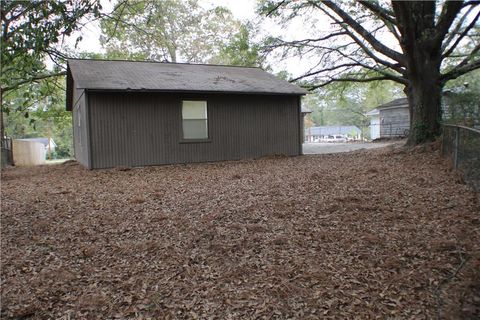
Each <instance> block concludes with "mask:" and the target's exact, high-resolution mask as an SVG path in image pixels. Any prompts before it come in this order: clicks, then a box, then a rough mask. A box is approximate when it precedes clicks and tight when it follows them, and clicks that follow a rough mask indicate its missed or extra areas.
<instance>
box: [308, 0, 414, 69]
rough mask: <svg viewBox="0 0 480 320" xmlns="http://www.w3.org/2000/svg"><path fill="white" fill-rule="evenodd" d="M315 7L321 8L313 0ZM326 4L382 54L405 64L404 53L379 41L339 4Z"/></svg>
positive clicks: (325, 3)
mask: <svg viewBox="0 0 480 320" xmlns="http://www.w3.org/2000/svg"><path fill="white" fill-rule="evenodd" d="M310 3H311V4H313V5H314V6H315V7H317V8H319V7H320V6H319V5H318V4H317V3H314V2H311V1H310ZM322 3H323V4H324V5H325V6H327V7H328V8H330V9H331V10H332V11H333V12H335V13H336V14H337V15H338V16H339V17H340V18H342V19H343V21H344V22H345V23H346V24H347V25H349V26H350V27H351V28H352V29H353V30H355V32H357V33H358V34H359V35H360V36H361V37H362V38H363V39H365V41H367V42H368V43H369V44H370V45H371V46H372V47H373V48H374V49H375V50H376V51H378V52H380V53H381V54H383V55H385V56H387V57H389V58H390V59H392V60H395V61H397V62H398V63H400V64H401V65H403V66H405V65H406V61H405V57H404V56H403V54H401V53H399V52H397V51H395V50H392V49H390V48H388V47H387V46H386V45H384V44H383V43H381V42H380V41H378V40H377V39H376V38H375V37H374V36H373V35H372V34H371V33H370V32H369V31H367V30H366V29H365V28H364V27H362V25H361V24H359V23H358V22H357V21H355V20H354V19H353V18H352V17H351V16H350V15H349V14H348V13H346V12H345V11H343V10H342V9H341V8H340V7H339V6H337V5H336V4H335V3H333V2H332V1H330V0H329V1H324V2H322Z"/></svg>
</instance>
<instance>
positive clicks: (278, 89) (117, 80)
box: [68, 60, 307, 95]
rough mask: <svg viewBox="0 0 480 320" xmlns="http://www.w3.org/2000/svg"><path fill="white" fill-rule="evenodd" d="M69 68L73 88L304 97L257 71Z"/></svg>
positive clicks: (138, 65)
mask: <svg viewBox="0 0 480 320" xmlns="http://www.w3.org/2000/svg"><path fill="white" fill-rule="evenodd" d="M68 67H69V69H70V71H71V74H72V76H73V79H74V81H75V87H77V88H83V89H99V90H145V91H168V92H171V91H182V92H230V93H264V94H265V93H268V94H292V95H303V94H306V93H307V91H306V90H305V89H302V88H300V87H298V86H296V85H294V84H291V83H289V82H287V81H284V80H281V79H279V78H277V77H275V76H273V75H271V74H270V73H268V72H265V71H263V70H262V69H260V68H246V67H234V66H218V65H200V64H182V63H161V62H138V61H137V62H134V61H111V60H68Z"/></svg>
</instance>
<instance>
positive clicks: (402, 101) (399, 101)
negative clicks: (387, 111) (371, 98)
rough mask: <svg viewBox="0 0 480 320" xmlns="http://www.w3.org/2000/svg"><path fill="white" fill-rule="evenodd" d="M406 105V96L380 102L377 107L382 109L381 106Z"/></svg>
mask: <svg viewBox="0 0 480 320" xmlns="http://www.w3.org/2000/svg"><path fill="white" fill-rule="evenodd" d="M397 106H398V107H408V99H407V98H399V99H395V100H392V101H390V102H387V103H385V104H382V105H380V106H378V107H377V108H378V109H383V108H390V107H397Z"/></svg>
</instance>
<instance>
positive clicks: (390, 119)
mask: <svg viewBox="0 0 480 320" xmlns="http://www.w3.org/2000/svg"><path fill="white" fill-rule="evenodd" d="M365 115H366V116H368V117H370V139H371V140H375V139H379V138H398V137H405V136H407V135H408V131H409V130H410V112H409V109H408V100H407V98H400V99H395V100H392V101H390V102H388V103H385V104H382V105H380V106H378V107H377V108H375V109H373V110H372V111H370V112H367V113H366V114H365Z"/></svg>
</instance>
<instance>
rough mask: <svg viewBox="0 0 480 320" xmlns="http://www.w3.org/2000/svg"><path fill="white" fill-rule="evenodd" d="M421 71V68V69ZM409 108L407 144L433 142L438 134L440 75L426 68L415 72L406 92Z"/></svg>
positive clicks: (440, 93) (440, 94)
mask: <svg viewBox="0 0 480 320" xmlns="http://www.w3.org/2000/svg"><path fill="white" fill-rule="evenodd" d="M422 69H423V68H422ZM406 94H407V97H408V101H409V106H410V132H409V135H408V141H407V143H408V144H409V145H416V144H419V143H423V142H427V141H433V140H434V139H435V138H436V137H437V136H438V135H439V134H440V120H441V98H442V86H441V85H440V73H439V72H437V71H436V70H435V69H432V68H429V67H426V68H424V69H423V70H422V72H418V73H417V72H416V75H415V76H412V78H411V79H410V85H409V87H408V89H407V90H406Z"/></svg>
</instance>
